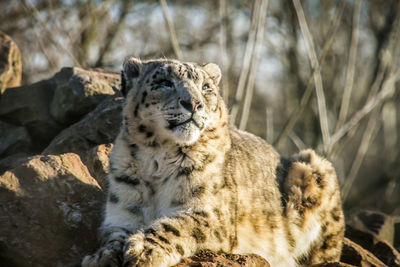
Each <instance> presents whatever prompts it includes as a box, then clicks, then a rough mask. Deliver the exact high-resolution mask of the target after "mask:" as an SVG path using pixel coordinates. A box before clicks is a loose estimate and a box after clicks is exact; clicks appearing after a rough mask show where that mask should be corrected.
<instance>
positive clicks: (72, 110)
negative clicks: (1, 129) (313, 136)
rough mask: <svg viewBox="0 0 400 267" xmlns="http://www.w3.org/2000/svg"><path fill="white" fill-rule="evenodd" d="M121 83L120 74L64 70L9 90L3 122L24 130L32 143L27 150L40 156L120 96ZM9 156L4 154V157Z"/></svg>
mask: <svg viewBox="0 0 400 267" xmlns="http://www.w3.org/2000/svg"><path fill="white" fill-rule="evenodd" d="M119 83H120V76H119V74H116V73H111V72H107V71H102V70H99V69H97V70H92V71H88V70H83V69H79V68H63V69H62V70H61V71H59V72H58V73H56V74H55V75H54V76H53V77H52V78H50V79H48V80H43V81H40V82H37V83H34V84H31V85H25V86H21V87H14V88H8V89H7V90H5V92H4V93H3V95H1V98H0V121H3V122H7V123H10V124H13V125H15V126H19V127H23V128H24V129H25V131H26V132H28V134H29V137H30V139H31V141H32V145H31V146H30V147H29V146H25V148H29V150H30V151H32V152H33V153H38V152H40V151H42V150H43V149H44V148H45V147H46V146H47V145H48V144H49V143H50V141H51V140H52V139H53V138H54V137H55V136H56V135H57V134H58V133H59V132H60V131H61V130H63V129H65V128H66V127H68V126H69V125H71V124H73V123H76V122H78V121H79V120H80V119H81V118H82V117H83V116H85V115H86V114H87V113H89V112H90V111H92V110H93V109H95V108H96V106H97V105H98V104H99V103H101V102H103V101H105V100H106V99H107V98H113V97H114V96H117V95H120V92H119V88H120V86H119ZM8 128H9V127H7V129H8ZM7 131H8V130H7ZM20 131H23V129H22V128H21V129H20ZM6 145H7V146H11V145H12V144H11V143H10V144H8V143H7V144H6ZM13 151H14V150H13ZM3 152H4V151H3ZM8 155H11V153H3V154H2V151H1V150H0V157H5V156H8Z"/></svg>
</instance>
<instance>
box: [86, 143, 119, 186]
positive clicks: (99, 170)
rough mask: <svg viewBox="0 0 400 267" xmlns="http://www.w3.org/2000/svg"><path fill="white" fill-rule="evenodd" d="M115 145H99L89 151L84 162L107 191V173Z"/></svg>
mask: <svg viewBox="0 0 400 267" xmlns="http://www.w3.org/2000/svg"><path fill="white" fill-rule="evenodd" d="M112 148H113V144H111V143H110V144H104V145H99V146H96V147H94V148H92V149H91V150H89V151H88V152H87V153H86V154H85V155H84V157H83V158H82V161H83V162H84V163H85V165H86V166H87V168H88V170H89V172H90V174H91V175H92V176H93V177H94V178H95V179H96V180H97V182H98V183H99V185H100V186H101V188H102V189H103V190H104V191H105V190H106V189H107V173H108V171H109V168H110V160H109V157H110V154H111V150H112Z"/></svg>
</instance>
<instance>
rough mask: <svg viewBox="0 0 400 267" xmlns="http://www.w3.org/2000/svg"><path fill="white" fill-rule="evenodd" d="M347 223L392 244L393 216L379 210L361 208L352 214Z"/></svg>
mask: <svg viewBox="0 0 400 267" xmlns="http://www.w3.org/2000/svg"><path fill="white" fill-rule="evenodd" d="M349 224H350V225H351V226H352V227H353V228H355V229H358V230H360V231H363V232H366V233H370V234H371V235H373V236H374V237H376V238H377V239H379V240H386V241H387V242H388V243H389V244H391V245H393V240H394V220H393V217H391V216H390V215H387V214H385V213H383V212H379V211H371V210H363V211H361V212H359V213H358V214H357V215H356V216H354V217H353V218H352V219H351V221H350V222H349Z"/></svg>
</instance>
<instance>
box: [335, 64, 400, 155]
mask: <svg viewBox="0 0 400 267" xmlns="http://www.w3.org/2000/svg"><path fill="white" fill-rule="evenodd" d="M399 80H400V71H397V72H396V73H394V74H391V75H389V77H388V78H387V79H386V80H385V82H384V84H383V85H382V90H381V91H380V92H379V93H378V94H377V95H376V96H375V97H373V98H371V99H370V100H369V101H367V103H366V104H365V105H364V106H363V107H362V108H361V110H359V111H358V112H357V113H356V114H354V116H353V117H352V118H351V119H350V120H349V121H348V122H347V123H345V124H344V125H343V126H342V127H341V128H340V129H339V130H337V131H336V132H335V134H333V135H332V138H331V142H330V143H329V147H332V146H333V145H334V144H336V142H338V141H339V140H340V139H341V138H342V137H343V136H344V135H345V134H347V133H348V132H349V131H350V130H351V129H352V128H353V127H355V126H356V125H357V124H358V123H359V122H360V120H361V119H362V118H364V117H365V116H366V115H368V114H369V113H370V112H371V111H372V110H373V109H374V108H375V107H376V106H377V105H379V104H381V103H382V102H383V101H384V100H386V99H387V98H388V97H389V96H391V95H392V94H393V92H394V90H395V83H396V82H397V81H399ZM329 150H330V149H329Z"/></svg>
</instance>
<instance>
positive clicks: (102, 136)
mask: <svg viewBox="0 0 400 267" xmlns="http://www.w3.org/2000/svg"><path fill="white" fill-rule="evenodd" d="M123 101H124V100H123V98H121V97H117V98H113V99H107V100H105V101H104V102H102V103H101V104H99V105H98V106H97V107H96V109H95V110H93V111H92V112H90V113H89V114H87V115H86V116H85V117H84V118H83V119H82V120H81V121H79V122H77V123H75V124H73V125H71V126H70V127H68V128H67V129H65V130H63V131H62V132H61V133H60V134H59V135H57V136H56V137H55V138H54V139H53V140H52V141H51V143H50V144H49V145H48V146H47V147H46V148H45V149H44V151H43V152H42V154H53V155H54V154H62V153H68V152H73V153H76V154H78V155H80V156H81V157H85V155H86V153H87V151H89V150H90V149H92V148H94V147H95V146H97V145H101V144H108V143H111V142H114V139H115V138H116V136H117V135H118V132H119V129H120V125H121V121H122V118H121V112H122V104H123Z"/></svg>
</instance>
